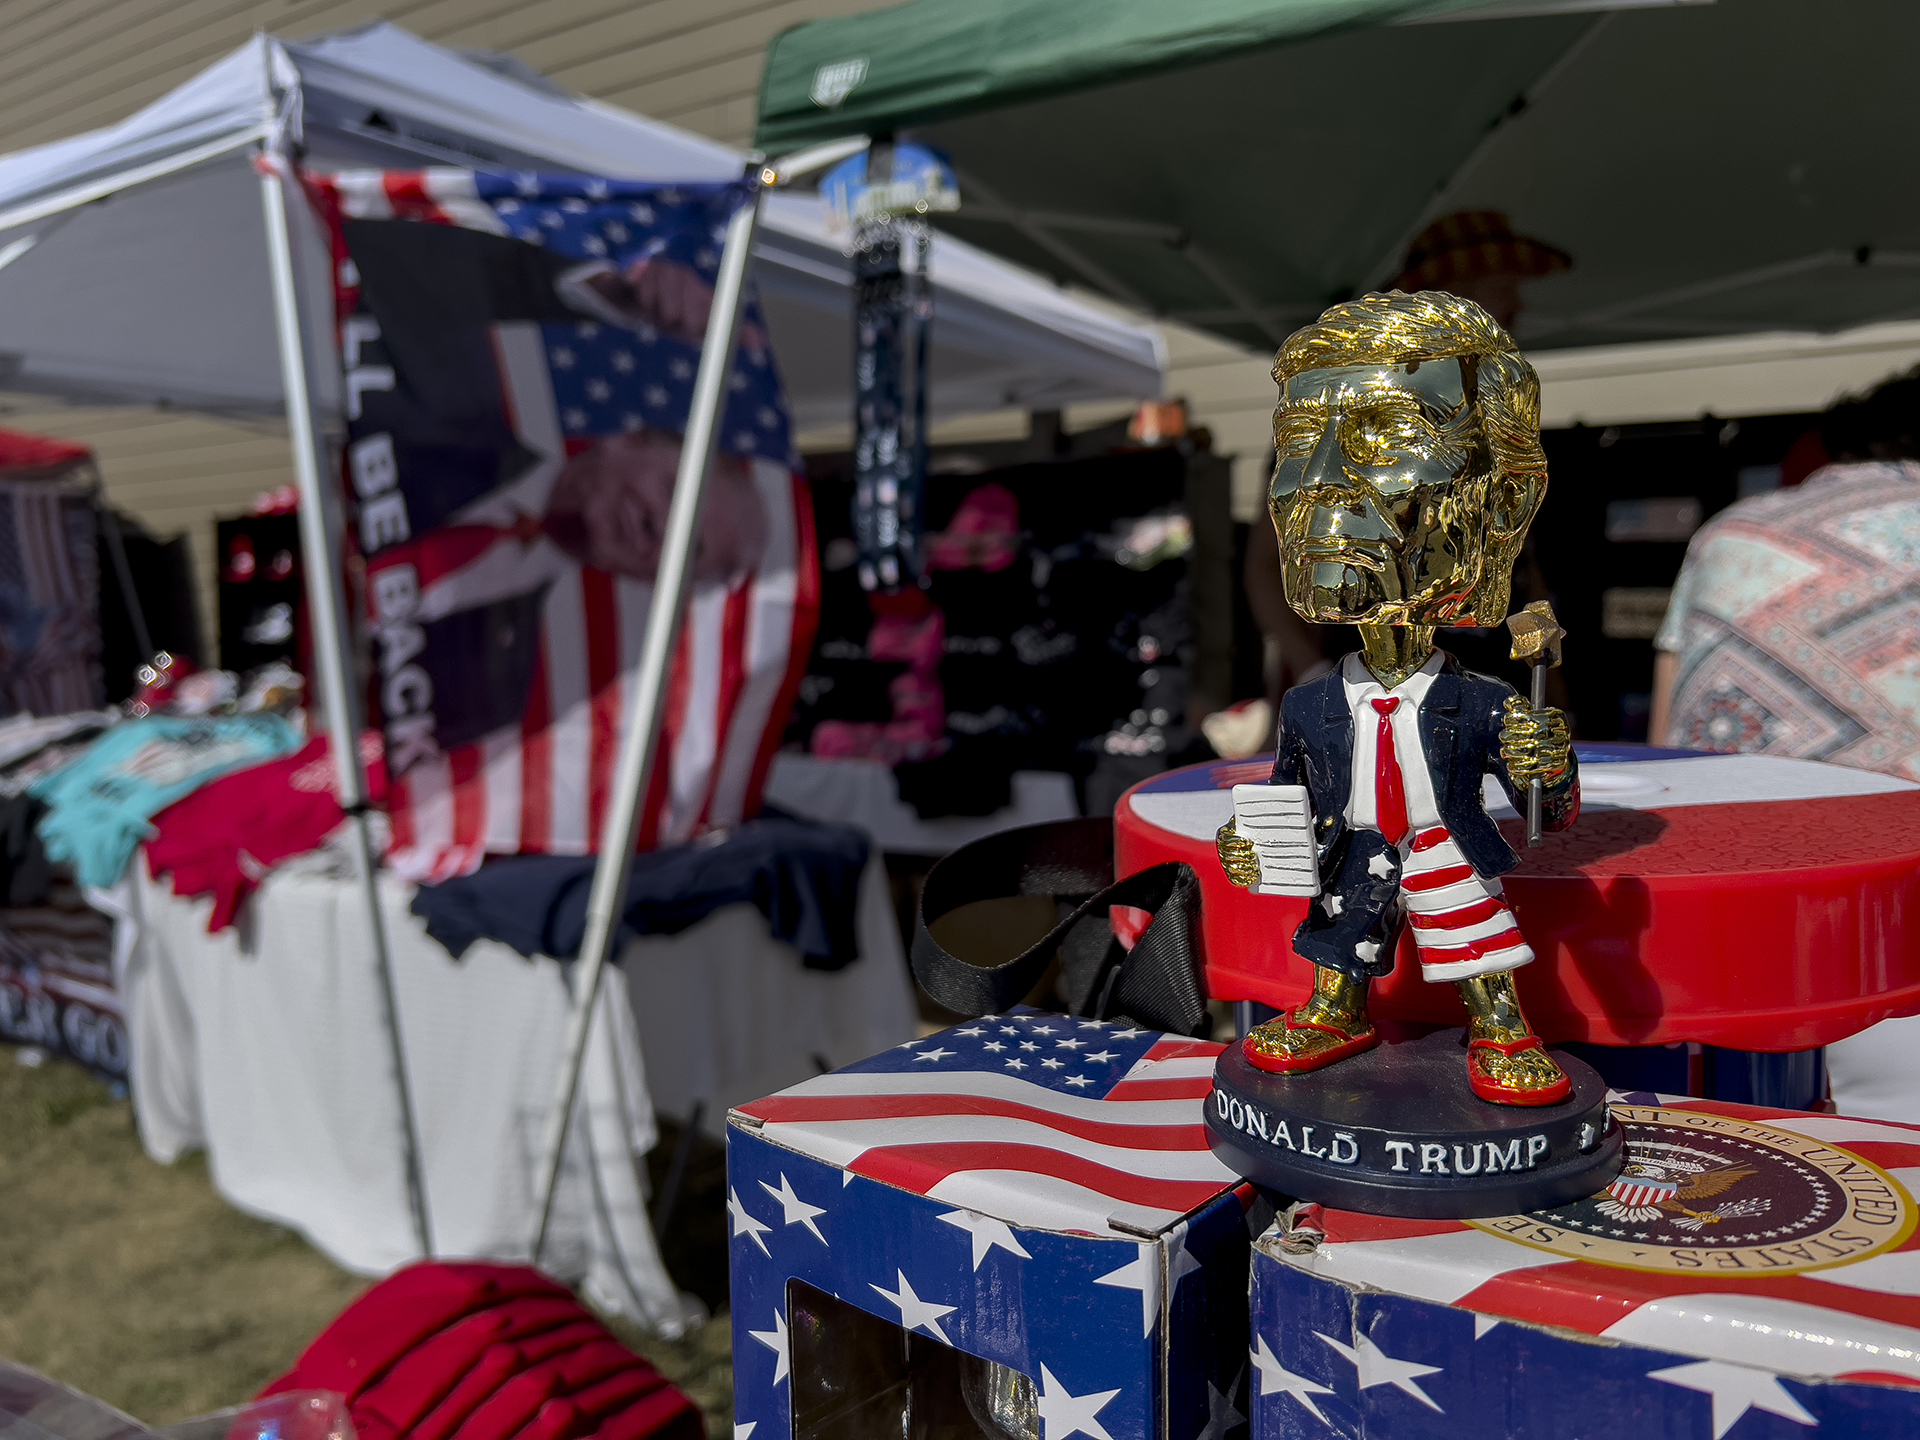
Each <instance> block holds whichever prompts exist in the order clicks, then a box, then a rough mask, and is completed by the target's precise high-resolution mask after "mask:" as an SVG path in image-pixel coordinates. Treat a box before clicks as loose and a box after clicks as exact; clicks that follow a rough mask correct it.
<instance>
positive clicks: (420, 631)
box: [304, 169, 819, 881]
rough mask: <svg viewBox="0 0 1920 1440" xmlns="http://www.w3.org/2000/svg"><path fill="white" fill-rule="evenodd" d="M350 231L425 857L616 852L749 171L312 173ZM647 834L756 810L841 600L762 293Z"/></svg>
mask: <svg viewBox="0 0 1920 1440" xmlns="http://www.w3.org/2000/svg"><path fill="white" fill-rule="evenodd" d="M304 178H305V180H306V183H307V190H308V193H309V195H310V196H311V197H312V198H313V200H314V202H315V204H316V207H317V208H318V210H319V212H320V213H321V215H322V216H323V218H324V219H325V220H326V222H327V223H328V225H329V226H330V229H331V232H332V235H333V237H334V256H335V261H336V265H337V276H336V308H337V314H338V317H339V338H340V350H341V362H342V369H343V380H344V401H345V408H346V416H347V430H348V440H347V447H346V457H345V461H346V463H345V472H346V476H345V478H346V484H347V487H348V489H349V492H350V495H351V498H352V500H353V503H354V513H355V526H354V535H353V538H354V540H355V541H356V543H357V545H358V548H359V551H360V554H361V555H362V557H363V558H364V560H365V564H366V592H367V613H368V618H369V620H370V622H371V627H372V631H373V650H374V654H373V659H374V671H375V680H374V686H373V689H374V698H375V706H376V709H377V712H378V713H379V715H380V717H381V722H382V726H383V728H384V731H385V735H386V744H387V751H386V753H387V763H388V766H389V769H390V771H391V773H392V775H393V781H394V783H393V788H392V794H391V796H390V799H389V808H390V810H391V812H392V817H393V836H394V838H393V848H392V851H391V852H390V855H389V860H390V863H392V864H393V865H394V867H395V869H397V870H398V871H400V872H401V873H402V874H404V875H406V876H408V877H409V878H411V879H416V880H420V881H432V880H437V879H444V878H447V877H449V876H452V875H458V874H464V873H468V872H470V871H471V870H473V869H474V868H475V867H476V866H477V865H478V864H479V863H480V861H481V859H482V858H483V857H484V856H485V855H486V854H488V853H514V852H521V851H530V852H546V853H553V854H568V855H578V854H586V853H589V852H590V851H592V850H593V849H594V848H595V846H596V844H597V843H598V837H599V833H600V827H601V823H602V818H603V815H604V812H605V808H606V805H607V802H608V800H609V798H610V796H609V792H610V787H611V785H612V780H613V770H614V766H615V761H616V756H617V753H618V749H619V741H620V735H621V732H622V729H623V728H624V726H625V724H626V723H627V719H628V717H629V715H630V713H631V705H632V701H633V695H632V689H633V686H634V684H635V682H636V673H635V672H636V669H637V666H638V662H639V657H640V651H641V646H642V641H643V637H644V632H645V626H646V617H647V609H648V605H649V602H650V599H651V594H652V583H653V579H654V576H655V574H656V572H657V569H658V565H659V560H660V544H661V537H662V534H663V532H664V530H665V525H666V515H667V509H668V506H669V504H670V502H671V499H672V493H673V481H674V474H675V469H676V467H677V465H678V461H679V450H680V435H681V432H682V431H683V430H684V429H685V426H686V422H687V415H688V410H689V407H690V404H691V397H692V389H693V379H694V374H695V371H696V369H697V368H698V365H699V356H700V345H701V340H702V337H703V336H704V334H705V330H706V325H707V316H708V312H709V309H710V307H711V304H712V300H713V281H714V277H715V275H716V273H717V268H718V263H719V252H720V247H721V242H722V240H723V238H724V234H725V229H726V224H727V220H728V218H729V217H730V216H731V215H732V214H733V212H734V211H735V210H736V209H737V208H738V207H739V206H740V205H742V204H746V203H749V202H750V198H751V197H750V193H749V191H748V189H747V187H745V186H744V185H739V184H733V185H712V184H705V185H660V184H638V183H632V182H624V181H614V180H603V179H594V178H590V177H584V176H559V175H531V174H522V175H508V174H494V173H489V172H484V171H471V170H456V169H434V170H424V171H343V172H339V173H334V174H326V175H320V174H310V175H307V176H306V177H304ZM719 444H720V451H721V453H720V455H719V456H718V457H717V459H716V461H715V464H714V468H713V471H712V473H711V474H710V476H709V479H708V488H707V500H706V504H705V508H704V511H703V515H702V522H701V527H700V532H699V536H698V541H697V547H696V551H695V557H694V566H693V572H694V573H693V589H692V594H691V598H690V600H689V602H688V609H687V613H686V619H685V622H684V628H683V630H682V633H681V635H680V639H679V643H678V646H677V649H676V651H675V654H674V659H673V664H672V670H671V672H670V676H669V682H668V692H667V709H666V713H665V717H664V720H663V728H662V734H661V747H660V751H659V755H660V760H659V763H658V764H657V765H656V766H655V770H654V774H653V777H652V781H651V787H652V788H651V790H650V793H649V794H648V796H647V797H646V802H645V808H644V810H643V820H642V830H641V842H640V843H641V846H642V848H649V847H652V846H655V845H669V844H678V843H682V842H684V841H686V840H688V839H690V838H692V837H693V836H695V835H697V834H699V833H701V832H702V831H704V830H706V829H709V828H714V827H722V826H726V825H730V824H733V823H736V822H738V821H739V820H741V819H743V818H745V817H747V816H748V815H750V814H752V813H753V812H754V811H755V810H756V809H757V808H758V804H759V795H760V790H761V786H762V784H763V783H764V780H765V777H766V771H767V768H768V766H769V765H770V764H771V762H772V758H773V752H774V750H775V749H776V748H777V745H778V742H779V736H780V733H781V731H782V729H783V728H784V726H785V724H786V716H787V712H788V710H789V709H790V708H791V705H792V700H793V695H794V693H795V691H796V690H797V689H798V686H799V682H800V677H801V674H802V672H803V671H804V669H805V664H806V656H807V652H808V649H809V647H810V645H811V641H812V633H813V628H814V623H815V620H816V618H817V614H818V609H819V600H818V592H819V583H818V566H817V560H816V556H815V547H814V539H813V522H812V512H811V508H810V501H809V498H808V491H807V489H806V486H805V483H804V481H803V480H801V479H800V477H799V476H798V475H797V474H796V473H795V466H796V464H797V461H796V458H795V453H794V450H793V441H792V435H791V427H790V425H789V421H788V416H787V409H786V404H785V400H784V398H783V394H782V391H781V387H780V379H779V374H778V371H777V368H776V366H775V364H774V360H773V356H772V353H771V351H770V350H769V349H768V346H767V339H766V330H765V326H764V324H763V323H762V321H761V318H760V314H759V309H758V305H757V303H756V302H754V301H752V300H751V299H750V300H749V303H748V305H747V307H746V311H745V314H744V317H743V320H742V324H741V331H740V344H739V348H738V352H737V354H736V357H735V362H734V365H733V368H732V371H731V373H730V374H729V376H728V383H727V395H726V403H725V407H724V412H723V416H722V424H721V430H720V441H719Z"/></svg>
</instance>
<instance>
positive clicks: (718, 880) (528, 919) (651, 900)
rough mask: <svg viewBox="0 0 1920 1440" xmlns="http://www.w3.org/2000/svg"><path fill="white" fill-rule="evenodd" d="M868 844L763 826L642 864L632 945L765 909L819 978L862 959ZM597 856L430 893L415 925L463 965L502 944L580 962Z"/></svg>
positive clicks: (648, 857)
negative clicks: (740, 907)
mask: <svg viewBox="0 0 1920 1440" xmlns="http://www.w3.org/2000/svg"><path fill="white" fill-rule="evenodd" d="M866 865H867V837H866V836H865V834H863V833H862V832H861V831H858V830H855V829H854V828H852V827H851V826H848V825H826V824H819V823H816V822H814V821H809V820H791V819H787V818H785V817H783V816H771V815H763V816H761V817H760V818H759V819H757V820H749V821H747V822H746V823H745V824H744V825H741V826H740V827H739V828H737V829H736V830H734V831H733V833H732V834H731V835H729V836H728V837H727V838H726V839H725V840H723V841H721V842H720V843H719V844H717V845H716V844H706V843H695V844H692V845H680V846H676V847H675V848H673V849H671V850H655V851H651V852H649V853H648V854H645V855H636V856H634V858H633V875H632V878H631V881H630V883H629V885H628V888H627V906H626V911H625V913H624V914H623V915H622V917H621V920H622V925H621V936H620V938H622V939H624V938H625V937H626V936H628V935H677V934H678V933H679V932H680V931H682V930H685V929H686V928H687V927H688V926H690V925H694V924H697V923H698V922H699V921H701V920H704V919H706V918H707V916H709V915H711V914H712V913H713V912H714V911H716V910H718V909H720V908H721V907H722V906H725V905H736V904H739V903H741V902H742V901H744V902H746V903H748V904H751V905H754V906H757V907H758V908H759V910H760V913H761V914H763V915H765V916H766V917H767V927H768V929H769V930H770V931H771V932H772V933H773V936H774V938H775V939H777V940H782V941H784V942H786V943H787V944H789V945H791V946H793V947H794V948H795V949H796V950H798V951H799V952H800V955H801V959H802V963H804V964H805V965H806V966H807V967H808V968H809V969H813V970H838V969H840V968H841V967H843V966H845V965H847V964H849V963H850V962H852V961H853V960H855V959H857V958H859V953H860V952H859V946H858V944H857V942H856V940H855V938H854V937H855V928H856V927H855V924H854V917H855V911H856V909H857V905H856V902H857V900H858V898H859V893H860V875H861V872H862V871H863V870H865V869H866ZM593 866H594V857H593V856H591V855H514V856H505V857H502V858H499V859H495V860H489V861H488V862H487V863H486V864H484V865H482V866H481V867H480V868H479V869H478V870H476V871H475V872H474V873H473V874H471V875H464V876H461V877H459V878H457V879H453V880H443V881H442V882H441V883H440V884H438V885H423V886H422V887H421V888H420V891H419V893H418V894H416V895H415V896H414V897H413V913H414V914H416V915H418V916H419V917H420V918H421V919H423V920H425V921H426V922H427V933H428V934H429V935H431V936H433V938H434V939H436V940H438V941H439V942H440V943H441V944H442V945H444V946H446V947H447V949H448V950H450V951H452V952H453V954H455V955H462V954H465V953H466V949H467V947H468V946H469V945H471V944H472V943H473V942H474V941H476V940H482V939H493V940H499V941H502V942H503V943H505V944H507V945H510V946H512V947H513V948H514V949H515V950H517V951H519V952H520V953H521V954H522V955H551V956H553V957H554V958H556V959H561V960H567V959H572V958H573V957H574V956H576V955H578V954H579V953H580V942H581V940H582V939H583V938H585V935H586V928H587V892H588V891H589V890H590V889H591V888H592V885H593Z"/></svg>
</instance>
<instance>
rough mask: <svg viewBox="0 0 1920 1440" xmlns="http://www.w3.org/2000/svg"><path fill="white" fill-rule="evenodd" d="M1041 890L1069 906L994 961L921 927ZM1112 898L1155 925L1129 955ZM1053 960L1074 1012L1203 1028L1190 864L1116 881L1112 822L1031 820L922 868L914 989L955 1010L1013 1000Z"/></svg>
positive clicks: (990, 1008)
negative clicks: (972, 959)
mask: <svg viewBox="0 0 1920 1440" xmlns="http://www.w3.org/2000/svg"><path fill="white" fill-rule="evenodd" d="M1013 895H1045V896H1050V897H1052V898H1053V899H1054V900H1055V901H1057V902H1058V903H1059V904H1060V906H1061V908H1062V909H1063V910H1066V912H1067V913H1066V914H1065V915H1064V917H1063V918H1062V919H1061V921H1060V923H1059V924H1057V925H1055V926H1054V927H1053V929H1051V930H1049V931H1048V932H1047V933H1046V935H1045V936H1044V937H1042V938H1041V939H1040V940H1039V941H1037V942H1036V943H1035V944H1033V945H1031V946H1029V947H1028V948H1027V949H1026V950H1024V951H1022V952H1021V953H1020V954H1018V955H1015V956H1014V957H1012V958H1011V959H1009V960H1006V961H1003V962H1002V963H1000V964H998V965H993V966H982V965H974V964H970V963H968V962H967V961H965V960H962V959H961V958H960V957H959V956H957V955H954V954H952V953H951V952H949V951H948V950H946V949H945V948H944V947H942V946H941V944H940V943H939V942H938V941H937V940H935V939H934V938H933V935H932V933H931V932H930V931H929V930H928V928H927V927H928V925H929V924H930V923H932V922H937V921H938V920H940V919H941V918H942V917H943V916H945V915H948V914H950V913H951V912H952V911H954V910H956V909H958V908H959V907H960V906H962V905H966V904H969V903H971V902H973V901H976V900H993V899H1001V898H1004V897H1007V896H1013ZM1114 905H1130V906H1133V907H1135V908H1137V909H1141V910H1145V911H1148V912H1149V913H1151V914H1152V915H1153V921H1152V923H1151V924H1149V925H1148V927H1147V929H1146V931H1145V932H1144V933H1143V934H1142V935H1141V936H1140V938H1139V940H1138V941H1137V942H1136V943H1135V945H1134V947H1133V949H1132V950H1131V951H1128V950H1126V949H1124V948H1123V947H1122V946H1121V945H1120V943H1119V942H1118V941H1117V940H1115V939H1114V938H1113V932H1112V928H1111V924H1110V922H1109V920H1108V916H1107V912H1108V910H1109V908H1110V907H1112V906H1114ZM1055 954H1058V955H1059V956H1060V959H1061V990H1062V991H1063V992H1064V993H1063V998H1064V999H1065V1000H1066V1002H1067V1004H1068V1006H1069V1008H1070V1009H1071V1011H1072V1013H1074V1014H1076V1015H1081V1016H1085V1017H1088V1018H1091V1019H1108V1018H1120V1017H1124V1018H1127V1019H1129V1020H1132V1021H1134V1022H1136V1023H1138V1024H1140V1025H1143V1026H1146V1027H1148V1028H1150V1029H1154V1030H1166V1031H1171V1032H1174V1033H1177V1034H1181V1035H1195V1034H1202V1033H1205V1030H1206V1027H1207V1024H1208V1016H1207V1008H1206V994H1205V991H1204V990H1203V988H1202V985H1201V980H1200V956H1201V940H1200V886H1199V882H1198V880H1196V879H1195V877H1194V874H1193V871H1192V869H1191V868H1189V867H1188V866H1186V865H1180V864H1166V865H1155V866H1153V867H1152V868H1150V869H1147V870H1143V871H1141V872H1140V873H1138V874H1136V875H1129V876H1128V877H1127V878H1126V879H1124V880H1121V881H1119V882H1118V883H1115V881H1114V878H1113V822H1112V821H1111V820H1108V819H1094V820H1063V821H1058V822H1056V823H1054V824H1050V825H1029V826H1025V827H1023V828H1021V829H1018V830H1003V831H1001V832H1000V833H999V834H997V835H989V836H987V837H986V838H985V839H982V840H976V841H975V842H974V843H973V844H971V845H963V846H961V847H960V848H959V849H958V850H956V851H954V852H953V853H952V854H951V855H948V856H947V857H946V858H944V859H942V860H941V861H940V862H939V863H938V864H936V865H935V866H934V867H933V869H932V870H931V871H929V872H928V874H927V881H926V885H925V887H924V888H923V889H922V890H921V893H920V906H919V913H918V915H917V917H916V922H915V925H914V934H913V975H914V979H915V980H917V981H918V982H919V984H920V988H921V989H922V990H925V991H926V992H927V994H928V995H929V996H930V997H931V998H932V999H934V1000H935V1001H937V1002H939V1003H940V1004H941V1005H943V1006H945V1007H946V1008H947V1009H949V1010H952V1011H954V1012H956V1013H958V1014H961V1015H989V1014H993V1013H995V1012H997V1011H1001V1010H1004V1009H1006V1008H1007V1007H1008V1006H1011V1005H1017V1004H1018V1003H1019V1002H1020V1001H1021V1000H1023V999H1024V998H1025V997H1026V995H1027V993H1028V992H1029V991H1030V990H1032V989H1033V987H1034V985H1035V984H1037V983H1038V982H1039V980H1040V977H1041V975H1042V974H1043V973H1045V971H1046V968H1047V965H1048V962H1050V961H1051V960H1052V959H1053V957H1054V956H1055Z"/></svg>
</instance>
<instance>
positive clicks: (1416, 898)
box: [1400, 825, 1533, 981]
mask: <svg viewBox="0 0 1920 1440" xmlns="http://www.w3.org/2000/svg"><path fill="white" fill-rule="evenodd" d="M1400 856H1401V868H1400V894H1401V899H1402V902H1403V903H1404V904H1405V906H1406V913H1407V919H1408V920H1409V921H1410V922H1411V923H1412V926H1413V943H1414V946H1415V948H1416V949H1417V950H1418V951H1419V953H1420V974H1421V977H1422V978H1423V979H1426V980H1433V981H1442V980H1470V979H1472V978H1473V977H1474V976H1475V975H1488V974H1493V973H1495V972H1498V971H1501V970H1512V969H1515V968H1516V967H1518V966H1521V965H1525V964H1526V963H1527V962H1528V961H1530V960H1532V959H1533V949H1532V947H1531V946H1529V945H1528V944H1527V941H1526V937H1525V936H1523V935H1522V934H1521V933H1520V927H1519V925H1517V924H1516V923H1515V922H1514V918H1513V911H1512V910H1510V909H1508V908H1507V902H1506V899H1505V897H1504V893H1503V891H1502V888H1501V885H1500V879H1499V877H1498V876H1494V877H1492V878H1482V877H1481V876H1480V875H1479V874H1477V873H1476V872H1475V871H1474V868H1473V866H1471V865H1469V864H1468V863H1467V858H1466V856H1464V855H1462V854H1461V853H1460V847H1459V846H1458V845H1456V844H1455V843H1454V840H1453V837H1452V836H1451V835H1449V834H1448V833H1447V831H1446V827H1445V826H1442V825H1435V826H1433V827H1431V828H1429V829H1426V830H1421V831H1418V832H1416V833H1415V834H1414V835H1412V836H1411V837H1410V843H1409V841H1408V840H1403V841H1401V847H1400Z"/></svg>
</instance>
